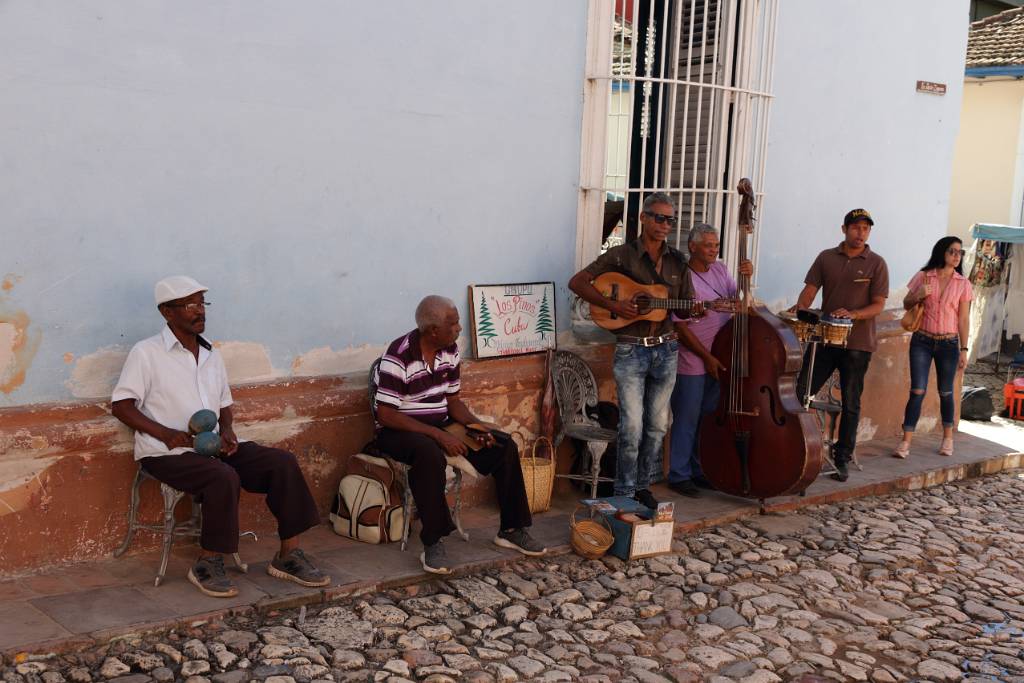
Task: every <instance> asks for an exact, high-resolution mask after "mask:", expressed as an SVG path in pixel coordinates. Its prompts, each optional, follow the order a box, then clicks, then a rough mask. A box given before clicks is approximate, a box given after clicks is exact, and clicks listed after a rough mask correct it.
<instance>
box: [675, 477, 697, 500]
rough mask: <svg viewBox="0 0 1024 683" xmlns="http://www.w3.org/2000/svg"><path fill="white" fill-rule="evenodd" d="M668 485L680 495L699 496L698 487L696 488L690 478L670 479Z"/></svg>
mask: <svg viewBox="0 0 1024 683" xmlns="http://www.w3.org/2000/svg"><path fill="white" fill-rule="evenodd" d="M668 487H669V488H670V489H672V490H673V491H675V492H676V493H678V494H679V495H681V496H687V497H689V498H697V497H699V496H700V489H699V488H697V484H695V483H694V482H693V480H692V479H683V480H682V481H670V482H669V483H668Z"/></svg>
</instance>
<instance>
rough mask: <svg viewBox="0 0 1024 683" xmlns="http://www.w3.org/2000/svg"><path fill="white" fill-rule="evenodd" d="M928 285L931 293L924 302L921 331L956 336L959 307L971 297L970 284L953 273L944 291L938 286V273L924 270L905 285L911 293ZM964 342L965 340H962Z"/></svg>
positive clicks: (959, 275) (961, 276)
mask: <svg viewBox="0 0 1024 683" xmlns="http://www.w3.org/2000/svg"><path fill="white" fill-rule="evenodd" d="M925 284H930V285H931V286H932V293H931V295H930V296H928V297H926V298H925V300H924V317H923V318H922V319H921V329H922V330H924V331H925V332H929V333H931V334H956V333H957V332H959V328H958V321H959V315H960V307H961V306H963V305H965V304H966V303H967V302H968V301H970V300H971V299H972V297H973V294H972V292H971V283H970V281H968V279H967V278H965V277H964V276H963V275H961V274H960V273H957V272H955V271H954V272H953V277H952V279H950V281H949V284H948V285H947V286H946V291H945V292H942V298H941V299H940V298H939V292H940V290H941V289H942V287H941V285H940V284H939V271H938V269H935V270H924V271H918V272H917V274H916V275H914V277H912V278H911V279H910V282H909V283H908V284H907V289H908V290H909V291H910V292H913V291H914V290H916V289H917V288H918V287H920V286H922V285H925ZM963 341H966V340H963Z"/></svg>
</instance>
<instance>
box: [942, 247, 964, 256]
mask: <svg viewBox="0 0 1024 683" xmlns="http://www.w3.org/2000/svg"><path fill="white" fill-rule="evenodd" d="M946 253H947V254H949V255H950V256H963V255H964V250H963V249H957V248H956V247H950V248H949V249H947V250H946Z"/></svg>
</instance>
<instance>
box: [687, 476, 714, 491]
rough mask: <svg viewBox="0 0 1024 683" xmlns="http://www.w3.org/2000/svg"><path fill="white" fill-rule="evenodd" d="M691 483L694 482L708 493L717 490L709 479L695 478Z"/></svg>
mask: <svg viewBox="0 0 1024 683" xmlns="http://www.w3.org/2000/svg"><path fill="white" fill-rule="evenodd" d="M690 481H692V482H693V483H694V485H695V486H696V487H697V488H699V489H707V490H708V491H714V490H715V485H714V484H712V483H711V482H710V481H708V480H707V479H705V478H704V477H694V478H693V479H691V480H690Z"/></svg>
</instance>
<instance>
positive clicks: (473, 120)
mask: <svg viewBox="0 0 1024 683" xmlns="http://www.w3.org/2000/svg"><path fill="white" fill-rule="evenodd" d="M585 39H586V4H585V2H584V0H571V1H569V0H566V1H564V2H561V1H560V2H549V1H547V0H520V1H519V2H515V3H504V2H478V1H476V0H449V1H447V2H445V3H441V4H436V3H423V2H414V1H413V0H396V1H394V2H387V3H378V2H335V1H333V0H309V1H308V2H302V3H295V2H289V1H287V0H225V1H222V2H216V3H209V2H200V1H199V0H186V1H185V2H170V1H169V0H138V1H133V2H115V1H114V0H78V1H76V2H64V1H61V0H7V1H6V2H3V3H0V84H2V87H0V235H2V240H3V246H2V248H0V278H2V279H3V281H4V286H3V289H2V290H0V385H2V386H0V389H2V391H0V407H2V406H4V405H16V404H25V403H32V402H38V401H49V400H61V399H67V398H72V397H75V396H101V395H106V392H108V391H109V387H110V384H111V382H112V381H113V379H114V378H115V377H116V373H117V371H118V370H119V368H120V361H121V358H123V354H124V352H125V351H126V350H127V349H128V348H129V347H130V345H131V344H132V343H133V342H134V341H136V340H138V339H140V338H142V337H145V336H148V335H151V334H153V333H155V332H156V331H157V330H158V329H159V327H160V325H161V322H162V321H161V320H160V318H159V317H158V314H157V312H156V310H155V308H154V306H153V303H152V286H153V283H154V282H155V281H156V280H157V279H159V278H160V277H163V276H165V275H170V274H177V273H188V274H192V275H194V276H195V277H196V278H198V279H199V280H200V281H202V282H204V283H206V284H208V285H209V286H210V287H211V288H212V290H211V292H210V293H209V299H210V300H211V301H213V302H214V303H215V306H214V307H213V308H212V309H211V310H210V311H209V322H208V327H207V330H208V333H209V334H210V336H211V337H212V338H214V339H220V340H226V341H228V342H230V344H228V345H226V346H225V353H226V355H228V356H229V358H228V360H229V369H231V372H232V373H233V379H235V380H245V379H266V378H270V377H275V376H281V375H288V374H292V373H294V374H316V373H331V372H343V371H347V370H357V369H359V370H363V369H365V368H366V367H368V365H369V363H370V360H371V359H372V358H373V357H374V356H375V355H376V353H377V352H378V351H379V348H380V347H381V346H382V345H384V344H386V343H387V342H388V341H389V340H390V339H392V338H394V337H396V336H398V335H399V334H401V333H403V332H404V331H406V330H408V329H410V328H411V327H412V326H413V320H412V312H413V309H414V307H415V305H416V302H417V301H418V300H419V298H420V297H421V296H423V295H424V294H427V293H441V294H445V295H448V296H451V297H452V298H454V299H456V301H457V302H459V304H460V306H461V307H462V310H463V317H464V318H466V311H465V300H466V285H468V284H469V283H474V282H475V283H490V282H516V281H525V282H530V281H537V280H556V281H558V294H559V296H558V300H557V313H558V320H559V327H560V329H562V330H564V329H566V327H567V325H566V322H567V312H568V306H567V297H566V289H565V280H566V277H567V273H569V272H571V269H572V266H573V254H574V246H573V243H574V231H575V214H576V201H577V182H578V176H579V170H578V169H579V145H580V133H579V131H580V116H581V92H582V78H583V63H584V55H585ZM19 325H20V327H19ZM21 374H23V375H24V377H23V380H22V379H19V376H20V375H21Z"/></svg>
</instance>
